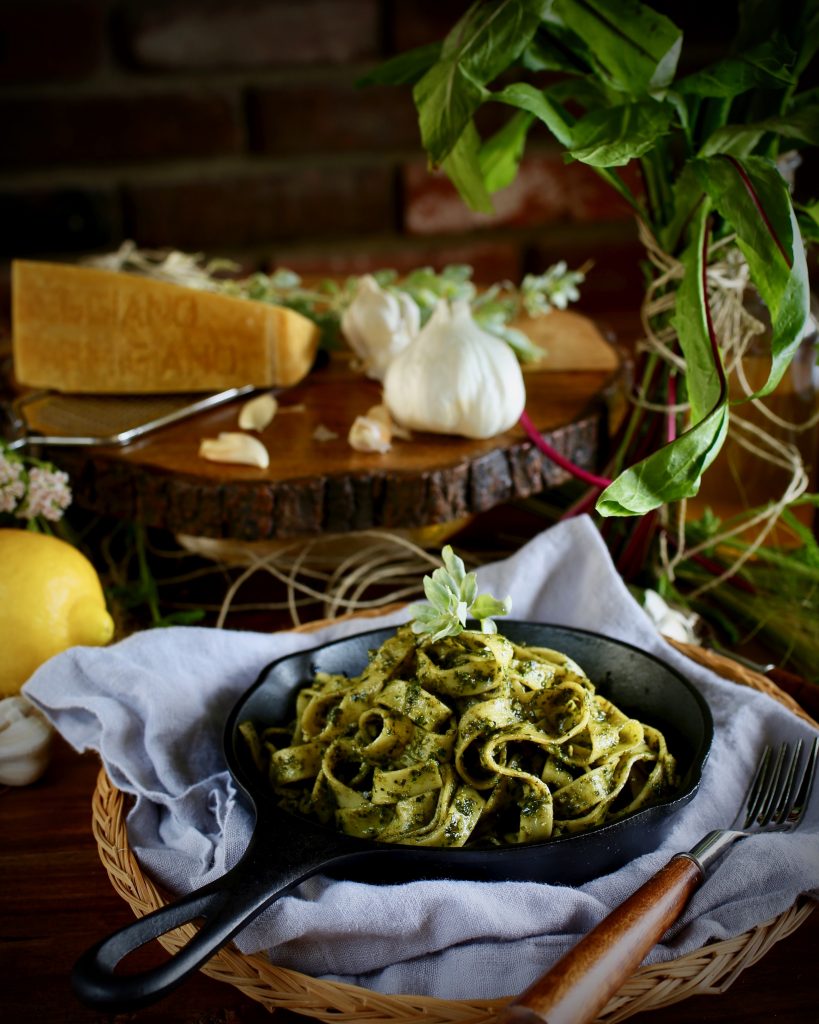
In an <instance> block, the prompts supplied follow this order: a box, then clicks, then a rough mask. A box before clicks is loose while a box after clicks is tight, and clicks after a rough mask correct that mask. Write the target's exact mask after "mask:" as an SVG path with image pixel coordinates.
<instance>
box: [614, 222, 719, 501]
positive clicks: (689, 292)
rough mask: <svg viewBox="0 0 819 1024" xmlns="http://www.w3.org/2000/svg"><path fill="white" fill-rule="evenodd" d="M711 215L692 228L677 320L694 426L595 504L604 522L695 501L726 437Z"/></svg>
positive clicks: (626, 474) (628, 472) (623, 475)
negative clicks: (714, 316) (710, 281)
mask: <svg viewBox="0 0 819 1024" xmlns="http://www.w3.org/2000/svg"><path fill="white" fill-rule="evenodd" d="M707 212H708V211H707V208H706V207H705V206H704V205H703V206H701V207H700V209H699V210H698V212H697V215H696V217H695V219H694V222H693V230H692V239H691V242H690V244H689V246H688V248H687V249H686V251H685V253H684V255H683V263H684V265H685V276H684V278H683V284H682V286H681V288H680V290H679V291H678V293H677V309H676V316H675V323H676V326H677V328H678V331H679V339H680V345H681V347H682V349H683V353H684V355H685V357H686V380H687V382H688V389H689V398H690V401H691V420H692V423H693V425H692V426H691V427H689V429H688V430H686V432H685V433H684V434H681V435H680V436H679V437H678V438H677V439H676V440H674V441H672V442H671V443H670V444H667V445H664V446H663V447H662V448H660V449H658V450H657V451H655V452H652V453H651V455H649V456H647V457H646V458H644V459H642V460H641V461H640V462H638V463H636V464H635V465H634V466H631V467H630V468H629V469H627V470H626V471H625V472H623V473H621V474H620V476H619V477H617V479H616V480H614V481H613V482H612V483H611V484H609V486H608V487H607V488H606V489H605V490H604V491H603V493H602V494H601V495H600V497H599V499H598V501H597V511H598V512H599V513H600V514H601V515H603V516H628V515H644V514H645V513H646V512H651V511H652V510H653V509H655V508H659V507H660V505H663V504H666V503H668V502H673V501H681V500H682V499H683V498H691V497H693V496H694V495H695V494H696V493H697V491H698V490H699V488H700V481H701V479H702V474H703V473H704V472H705V470H706V469H707V468H708V467H709V466H710V465H711V463H712V462H713V461H714V459H715V458H716V457H717V455H718V453H719V451H720V449H721V448H722V445H723V443H724V441H725V437H726V435H727V433H728V384H727V381H726V378H725V371H724V369H723V367H722V359H721V357H720V353H719V346H718V344H717V339H716V337H715V336H714V330H713V327H712V324H711V318H710V310H709V306H708V298H707V294H706V289H705V265H706V253H707V240H708V236H707V231H706V225H707Z"/></svg>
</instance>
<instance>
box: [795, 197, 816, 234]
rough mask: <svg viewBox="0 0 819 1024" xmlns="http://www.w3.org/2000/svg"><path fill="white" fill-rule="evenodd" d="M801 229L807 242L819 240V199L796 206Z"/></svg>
mask: <svg viewBox="0 0 819 1024" xmlns="http://www.w3.org/2000/svg"><path fill="white" fill-rule="evenodd" d="M796 217H797V220H798V222H799V230H800V232H801V234H802V238H803V239H804V240H805V241H806V242H812V243H813V244H816V243H817V242H819V200H815V201H814V202H812V203H806V204H804V205H801V204H800V205H797V206H796Z"/></svg>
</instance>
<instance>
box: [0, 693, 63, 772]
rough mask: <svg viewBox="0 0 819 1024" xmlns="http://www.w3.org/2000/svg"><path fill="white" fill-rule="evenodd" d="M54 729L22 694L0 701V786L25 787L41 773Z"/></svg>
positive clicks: (44, 766) (46, 761)
mask: <svg viewBox="0 0 819 1024" xmlns="http://www.w3.org/2000/svg"><path fill="white" fill-rule="evenodd" d="M53 735H54V729H53V728H52V727H51V725H50V724H49V722H48V721H47V719H46V718H45V716H44V715H43V714H42V712H41V711H39V710H38V709H37V708H36V707H35V706H34V705H33V704H32V703H31V701H29V700H28V699H27V698H26V697H24V696H23V695H22V694H19V695H15V696H14V697H6V698H5V700H0V785H3V786H28V785H29V784H30V783H32V782H36V781H37V779H39V778H40V776H41V775H42V774H43V772H44V771H45V770H46V767H47V766H48V762H49V758H50V756H51V739H52V736H53Z"/></svg>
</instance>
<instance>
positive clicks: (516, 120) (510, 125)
mask: <svg viewBox="0 0 819 1024" xmlns="http://www.w3.org/2000/svg"><path fill="white" fill-rule="evenodd" d="M533 120H534V116H533V115H532V114H528V113H526V111H523V110H519V111H517V113H515V114H513V115H512V117H511V118H510V119H509V121H507V122H506V124H505V125H504V126H503V128H501V129H500V131H498V132H496V133H495V134H494V135H493V136H492V137H491V138H490V139H487V141H486V142H484V144H483V145H482V146H481V149H480V153H479V158H478V160H479V164H480V169H481V174H482V176H483V181H484V185H485V187H486V190H487V191H488V192H498V191H500V189H502V188H506V186H507V185H511V184H512V182H513V181H514V180H515V178H516V177H517V173H518V168H519V167H520V161H521V159H522V157H523V150H524V148H525V146H526V136H527V134H528V132H529V127H530V125H531V124H532V121H533Z"/></svg>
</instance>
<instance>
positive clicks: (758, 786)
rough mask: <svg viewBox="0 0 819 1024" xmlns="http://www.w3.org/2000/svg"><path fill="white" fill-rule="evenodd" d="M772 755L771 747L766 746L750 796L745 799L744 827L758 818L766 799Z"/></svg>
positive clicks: (749, 791) (749, 792)
mask: <svg viewBox="0 0 819 1024" xmlns="http://www.w3.org/2000/svg"><path fill="white" fill-rule="evenodd" d="M771 755H772V751H771V748H770V747H765V749H764V750H763V751H762V757H761V758H760V759H759V764H758V765H757V769H756V773H755V775H754V779H753V782H752V783H751V787H750V789H749V790H748V798H747V799H746V801H745V819H744V820H743V822H742V828H748V827H749V826H750V824H751V822H753V821H755V820H756V818H757V815H758V814H759V810H760V808H761V807H762V804H763V802H764V800H765V795H766V793H767V791H768V790H767V782H766V777H767V774H768V766H769V764H770V763H771Z"/></svg>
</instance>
